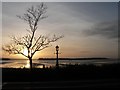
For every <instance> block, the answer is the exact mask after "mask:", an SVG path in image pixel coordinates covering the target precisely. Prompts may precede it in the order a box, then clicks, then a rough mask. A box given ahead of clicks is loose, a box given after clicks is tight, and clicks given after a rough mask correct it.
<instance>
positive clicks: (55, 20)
mask: <svg viewBox="0 0 120 90" xmlns="http://www.w3.org/2000/svg"><path fill="white" fill-rule="evenodd" d="M38 4H39V3H35V2H34V3H30V2H28V3H25V2H21V3H17V2H11V3H9V2H3V4H2V9H3V12H2V14H3V15H2V25H3V32H2V34H3V37H2V41H6V42H2V43H3V45H4V44H6V43H7V42H8V43H9V41H10V38H9V36H10V35H15V36H24V35H26V33H28V32H27V31H26V29H27V28H28V26H27V24H26V23H25V22H23V21H21V20H19V18H18V17H16V15H23V13H24V12H25V9H26V8H28V7H31V6H32V5H38ZM45 4H46V5H47V7H48V9H47V10H46V12H47V13H46V15H47V16H48V17H47V18H45V19H44V20H41V21H40V23H39V24H38V31H37V32H36V35H37V36H39V35H41V34H42V35H46V36H47V35H48V36H49V35H53V34H56V35H64V36H65V37H64V38H62V39H60V40H59V41H57V42H55V43H52V46H51V47H49V48H48V49H45V50H42V51H40V52H37V53H36V54H35V56H34V58H36V59H38V58H40V57H44V58H47V57H55V54H54V53H55V46H56V45H59V46H60V53H61V54H60V57H110V58H118V29H117V27H118V26H117V25H118V24H117V23H118V22H117V20H118V17H117V15H118V6H117V5H118V4H117V3H116V2H113V3H109V2H108V3H104V2H103V3H102V2H100V3H97V2H94V3H92V2H89V3H82V2H77V3H75V2H54V3H52V2H51V3H49V2H46V3H45ZM23 53H24V54H25V55H27V54H28V52H27V50H26V49H24V50H23ZM2 56H3V57H9V58H18V57H19V58H25V57H24V56H21V55H19V56H18V55H13V56H12V55H6V53H4V52H3V54H2Z"/></svg>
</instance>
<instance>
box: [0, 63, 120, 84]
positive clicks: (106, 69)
mask: <svg viewBox="0 0 120 90" xmlns="http://www.w3.org/2000/svg"><path fill="white" fill-rule="evenodd" d="M109 78H110V79H112V78H115V79H120V64H106V65H102V66H95V65H67V66H66V67H59V68H55V67H52V68H44V69H40V68H33V70H32V71H30V70H29V69H25V68H24V69H15V68H3V69H2V79H3V82H11V81H12V82H13V81H17V82H18V81H24V82H27V81H61V80H88V79H94V80H95V79H109Z"/></svg>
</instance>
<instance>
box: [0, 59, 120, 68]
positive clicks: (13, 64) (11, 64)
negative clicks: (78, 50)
mask: <svg viewBox="0 0 120 90" xmlns="http://www.w3.org/2000/svg"><path fill="white" fill-rule="evenodd" d="M111 63H120V60H117V59H102V60H59V64H61V65H63V64H94V65H102V64H111ZM33 64H34V65H35V66H36V67H37V68H42V67H43V65H42V64H44V65H45V67H50V66H55V65H56V60H33ZM0 68H29V61H28V60H0Z"/></svg>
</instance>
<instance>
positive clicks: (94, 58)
mask: <svg viewBox="0 0 120 90" xmlns="http://www.w3.org/2000/svg"><path fill="white" fill-rule="evenodd" d="M97 59H108V58H99V57H98V58H59V60H97ZM38 60H56V58H39V59H38Z"/></svg>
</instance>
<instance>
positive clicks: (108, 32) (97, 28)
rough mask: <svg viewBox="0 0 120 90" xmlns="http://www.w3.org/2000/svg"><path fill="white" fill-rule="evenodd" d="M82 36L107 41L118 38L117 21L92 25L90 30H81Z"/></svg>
mask: <svg viewBox="0 0 120 90" xmlns="http://www.w3.org/2000/svg"><path fill="white" fill-rule="evenodd" d="M83 34H84V35H86V36H98V35H99V36H101V37H105V38H107V39H117V38H118V23H117V21H112V22H101V23H98V24H95V25H93V26H92V27H91V28H90V29H87V30H83Z"/></svg>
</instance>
